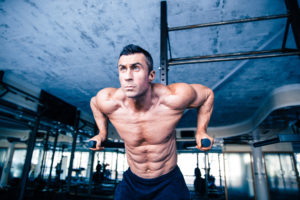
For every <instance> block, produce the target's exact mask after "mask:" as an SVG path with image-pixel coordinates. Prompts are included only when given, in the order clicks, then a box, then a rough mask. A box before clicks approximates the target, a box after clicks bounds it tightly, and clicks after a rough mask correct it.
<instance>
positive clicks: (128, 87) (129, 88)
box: [125, 85, 135, 90]
mask: <svg viewBox="0 0 300 200" xmlns="http://www.w3.org/2000/svg"><path fill="white" fill-rule="evenodd" d="M134 88H135V86H133V85H127V86H125V89H126V90H133V89H134Z"/></svg>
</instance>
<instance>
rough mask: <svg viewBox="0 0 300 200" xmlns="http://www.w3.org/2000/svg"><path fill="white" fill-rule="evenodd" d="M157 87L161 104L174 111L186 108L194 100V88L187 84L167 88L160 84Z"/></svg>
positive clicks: (174, 84) (171, 85) (175, 84)
mask: <svg viewBox="0 0 300 200" xmlns="http://www.w3.org/2000/svg"><path fill="white" fill-rule="evenodd" d="M155 87H156V88H157V89H156V94H157V95H158V96H159V97H160V99H161V103H163V104H165V105H166V106H168V107H170V108H173V109H184V108H186V107H187V106H188V104H189V102H190V101H191V99H193V98H194V91H193V88H192V86H190V85H189V84H187V83H173V84H170V85H167V86H165V85H162V84H159V85H157V86H155Z"/></svg>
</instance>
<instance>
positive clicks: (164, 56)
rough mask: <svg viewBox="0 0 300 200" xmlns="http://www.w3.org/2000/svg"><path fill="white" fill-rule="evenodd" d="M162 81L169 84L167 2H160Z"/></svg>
mask: <svg viewBox="0 0 300 200" xmlns="http://www.w3.org/2000/svg"><path fill="white" fill-rule="evenodd" d="M160 6H161V10H160V14H161V17H160V20H161V21H160V31H161V32H160V83H162V84H164V85H168V46H167V45H168V44H167V43H168V42H167V38H168V25H167V3H166V1H162V2H161V3H160Z"/></svg>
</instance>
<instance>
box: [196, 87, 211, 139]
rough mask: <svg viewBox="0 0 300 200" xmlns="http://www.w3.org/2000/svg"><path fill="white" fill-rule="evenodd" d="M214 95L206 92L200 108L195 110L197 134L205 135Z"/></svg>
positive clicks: (208, 91)
mask: <svg viewBox="0 0 300 200" xmlns="http://www.w3.org/2000/svg"><path fill="white" fill-rule="evenodd" d="M213 105H214V93H213V92H212V91H211V90H207V96H206V98H205V100H204V102H203V104H202V105H201V106H199V107H198V108H197V113H198V115H197V133H198V134H199V133H200V134H201V133H206V132H207V127H208V123H209V121H210V117H211V114H212V111H213Z"/></svg>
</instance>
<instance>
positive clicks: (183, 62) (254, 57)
mask: <svg viewBox="0 0 300 200" xmlns="http://www.w3.org/2000/svg"><path fill="white" fill-rule="evenodd" d="M295 55H300V51H298V52H288V53H278V54H269V55H268V54H266V55H254V56H240V57H233V58H214V59H196V60H190V61H180V62H169V65H170V66H171V65H183V64H196V63H208V62H221V61H234V60H247V59H258V58H273V57H281V56H295Z"/></svg>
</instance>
